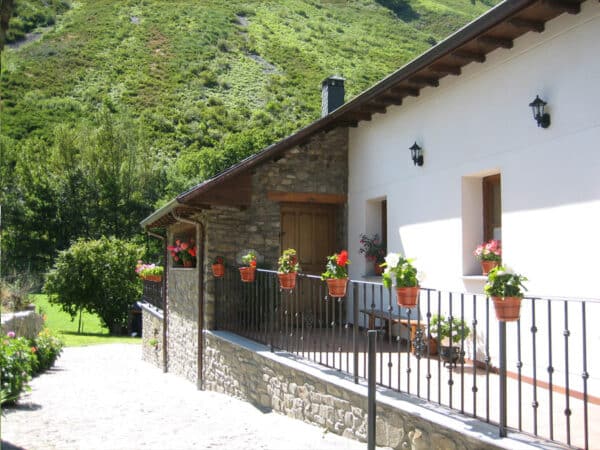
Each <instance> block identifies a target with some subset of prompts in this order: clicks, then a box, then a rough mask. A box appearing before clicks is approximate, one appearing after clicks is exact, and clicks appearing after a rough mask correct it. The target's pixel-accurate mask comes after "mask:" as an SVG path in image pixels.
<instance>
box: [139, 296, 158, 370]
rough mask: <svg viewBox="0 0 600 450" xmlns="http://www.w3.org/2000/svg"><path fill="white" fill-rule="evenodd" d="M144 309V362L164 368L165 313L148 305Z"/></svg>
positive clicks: (141, 304) (144, 304) (143, 306)
mask: <svg viewBox="0 0 600 450" xmlns="http://www.w3.org/2000/svg"><path fill="white" fill-rule="evenodd" d="M139 305H140V307H141V308H142V360H144V361H146V362H149V363H150V364H152V365H154V366H156V367H159V368H161V369H162V368H163V351H164V347H163V313H162V310H160V309H157V308H155V307H153V306H152V305H149V304H147V303H139Z"/></svg>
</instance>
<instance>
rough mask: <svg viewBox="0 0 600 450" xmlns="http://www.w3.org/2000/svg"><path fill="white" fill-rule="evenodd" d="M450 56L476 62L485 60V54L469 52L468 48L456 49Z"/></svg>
mask: <svg viewBox="0 0 600 450" xmlns="http://www.w3.org/2000/svg"><path fill="white" fill-rule="evenodd" d="M452 56H453V57H455V58H458V59H462V60H464V61H469V62H471V61H475V62H478V63H483V62H485V54H483V53H478V52H470V51H468V50H457V51H455V52H453V53H452Z"/></svg>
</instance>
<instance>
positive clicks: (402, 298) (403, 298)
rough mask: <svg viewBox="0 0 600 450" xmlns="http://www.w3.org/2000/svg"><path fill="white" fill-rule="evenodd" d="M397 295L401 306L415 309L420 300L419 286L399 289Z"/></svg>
mask: <svg viewBox="0 0 600 450" xmlns="http://www.w3.org/2000/svg"><path fill="white" fill-rule="evenodd" d="M396 295H397V297H398V298H397V300H398V305H399V306H404V307H405V308H413V307H415V306H417V300H418V299H419V286H413V287H397V288H396Z"/></svg>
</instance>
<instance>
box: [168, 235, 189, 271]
mask: <svg viewBox="0 0 600 450" xmlns="http://www.w3.org/2000/svg"><path fill="white" fill-rule="evenodd" d="M167 250H169V252H171V257H172V258H173V266H175V267H181V266H183V267H196V245H195V242H194V240H193V239H190V240H189V242H188V241H182V240H180V239H177V240H176V241H175V245H169V246H168V247H167Z"/></svg>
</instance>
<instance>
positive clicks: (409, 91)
mask: <svg viewBox="0 0 600 450" xmlns="http://www.w3.org/2000/svg"><path fill="white" fill-rule="evenodd" d="M390 90H391V91H392V92H393V93H394V94H399V95H402V96H405V97H409V96H410V97H418V96H419V90H418V89H415V88H410V87H404V86H399V87H395V88H392V89H390Z"/></svg>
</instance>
